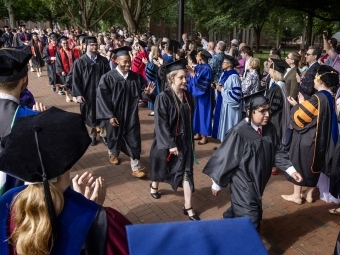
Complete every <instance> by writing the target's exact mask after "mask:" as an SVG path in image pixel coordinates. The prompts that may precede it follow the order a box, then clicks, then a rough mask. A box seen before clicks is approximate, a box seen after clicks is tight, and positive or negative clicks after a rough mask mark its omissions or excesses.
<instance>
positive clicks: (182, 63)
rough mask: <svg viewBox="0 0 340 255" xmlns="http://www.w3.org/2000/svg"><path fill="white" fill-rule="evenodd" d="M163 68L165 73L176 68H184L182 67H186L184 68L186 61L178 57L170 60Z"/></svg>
mask: <svg viewBox="0 0 340 255" xmlns="http://www.w3.org/2000/svg"><path fill="white" fill-rule="evenodd" d="M165 69H166V73H167V74H169V73H171V72H173V71H176V70H184V69H187V68H186V61H185V60H183V59H179V60H177V61H175V62H172V63H170V64H167V65H166V66H165Z"/></svg>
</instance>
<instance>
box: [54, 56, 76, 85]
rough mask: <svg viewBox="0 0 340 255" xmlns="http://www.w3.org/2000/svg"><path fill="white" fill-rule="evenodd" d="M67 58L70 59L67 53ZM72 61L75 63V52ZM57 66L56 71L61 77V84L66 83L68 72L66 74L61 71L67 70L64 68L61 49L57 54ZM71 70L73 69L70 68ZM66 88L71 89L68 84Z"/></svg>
mask: <svg viewBox="0 0 340 255" xmlns="http://www.w3.org/2000/svg"><path fill="white" fill-rule="evenodd" d="M66 59H67V61H68V55H67V54H66ZM72 63H74V58H73V52H72ZM55 68H56V73H57V75H58V76H59V79H60V84H62V85H66V83H67V79H68V78H67V75H68V73H66V76H62V75H61V73H62V72H65V70H64V67H63V63H62V60H61V55H60V52H59V51H57V54H56V60H55ZM71 68H72V66H71ZM70 71H71V69H70ZM66 89H67V90H69V86H68V85H67V86H66Z"/></svg>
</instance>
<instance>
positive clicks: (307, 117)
mask: <svg viewBox="0 0 340 255" xmlns="http://www.w3.org/2000/svg"><path fill="white" fill-rule="evenodd" d="M305 102H306V101H305ZM303 106H304V105H301V106H300V107H299V109H298V110H297V111H296V112H295V113H294V122H295V124H296V125H297V126H298V127H301V128H302V127H304V126H305V125H306V124H307V123H310V122H312V120H313V119H312V117H313V116H311V115H314V113H315V111H314V113H311V112H310V111H308V110H307V109H306V110H305V109H304V108H305V107H303ZM312 106H313V105H312ZM313 107H314V106H313ZM316 110H317V109H316ZM317 111H318V110H317ZM314 116H317V115H314Z"/></svg>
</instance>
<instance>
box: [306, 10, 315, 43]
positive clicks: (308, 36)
mask: <svg viewBox="0 0 340 255" xmlns="http://www.w3.org/2000/svg"><path fill="white" fill-rule="evenodd" d="M313 19H314V14H313V13H308V19H307V28H306V49H308V47H309V46H311V45H312V33H313Z"/></svg>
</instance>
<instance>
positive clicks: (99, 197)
mask: <svg viewBox="0 0 340 255" xmlns="http://www.w3.org/2000/svg"><path fill="white" fill-rule="evenodd" d="M105 196H106V185H105V183H104V179H103V178H102V177H100V176H99V177H98V178H97V179H96V181H95V183H94V189H93V193H92V196H91V198H90V200H92V201H93V202H96V203H97V204H99V205H103V204H104V201H105Z"/></svg>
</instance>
